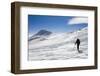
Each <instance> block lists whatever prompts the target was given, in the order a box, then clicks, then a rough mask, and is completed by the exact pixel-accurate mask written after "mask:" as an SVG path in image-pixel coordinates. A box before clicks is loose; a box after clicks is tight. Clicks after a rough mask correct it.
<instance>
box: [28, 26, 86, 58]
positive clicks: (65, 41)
mask: <svg viewBox="0 0 100 76" xmlns="http://www.w3.org/2000/svg"><path fill="white" fill-rule="evenodd" d="M87 31H88V30H87V27H85V28H83V29H81V30H78V31H75V32H71V33H59V34H53V33H51V32H50V33H49V34H47V35H45V36H44V34H43V35H42V34H41V35H38V36H35V37H38V38H34V37H31V38H30V39H31V40H29V60H65V59H75V58H81V59H82V58H87V57H88V32H87ZM45 32H46V31H45ZM47 32H48V31H47ZM32 38H33V39H32ZM77 38H79V39H80V41H81V44H80V51H81V52H82V53H78V52H77V49H76V45H75V41H76V39H77Z"/></svg>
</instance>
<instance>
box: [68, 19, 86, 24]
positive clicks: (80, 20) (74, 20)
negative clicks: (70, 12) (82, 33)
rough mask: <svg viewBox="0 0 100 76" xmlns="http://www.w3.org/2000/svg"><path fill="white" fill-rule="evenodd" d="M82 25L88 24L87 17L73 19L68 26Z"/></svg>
mask: <svg viewBox="0 0 100 76" xmlns="http://www.w3.org/2000/svg"><path fill="white" fill-rule="evenodd" d="M81 23H88V18H87V17H83V18H82V17H77V18H72V19H71V20H70V21H69V22H68V24H69V25H73V24H81Z"/></svg>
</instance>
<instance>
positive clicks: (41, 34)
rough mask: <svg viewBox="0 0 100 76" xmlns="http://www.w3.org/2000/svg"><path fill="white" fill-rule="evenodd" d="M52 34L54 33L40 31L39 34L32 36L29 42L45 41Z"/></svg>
mask: <svg viewBox="0 0 100 76" xmlns="http://www.w3.org/2000/svg"><path fill="white" fill-rule="evenodd" d="M51 34H52V32H50V31H47V30H40V31H39V32H37V33H36V34H34V35H33V36H31V37H30V38H29V41H31V40H35V39H39V40H44V39H46V38H47V37H48V36H49V35H51Z"/></svg>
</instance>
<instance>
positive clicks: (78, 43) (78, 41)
mask: <svg viewBox="0 0 100 76" xmlns="http://www.w3.org/2000/svg"><path fill="white" fill-rule="evenodd" d="M76 44H77V51H78V52H79V53H80V50H79V46H80V39H77V40H76V42H75V45H76Z"/></svg>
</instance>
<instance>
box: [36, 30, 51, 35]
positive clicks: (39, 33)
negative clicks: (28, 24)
mask: <svg viewBox="0 0 100 76" xmlns="http://www.w3.org/2000/svg"><path fill="white" fill-rule="evenodd" d="M51 33H52V32H50V31H47V30H40V31H39V32H37V33H36V34H35V35H34V36H37V35H39V36H47V35H50V34H51Z"/></svg>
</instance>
